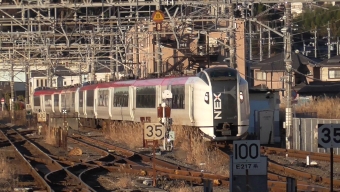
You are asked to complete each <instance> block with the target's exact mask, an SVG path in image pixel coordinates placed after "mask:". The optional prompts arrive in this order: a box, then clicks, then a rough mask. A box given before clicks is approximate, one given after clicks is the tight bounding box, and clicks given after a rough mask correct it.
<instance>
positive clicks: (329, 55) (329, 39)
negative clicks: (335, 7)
mask: <svg viewBox="0 0 340 192" xmlns="http://www.w3.org/2000/svg"><path fill="white" fill-rule="evenodd" d="M327 32H328V37H327V39H328V43H327V44H328V59H329V58H331V29H330V28H329V21H328V27H327Z"/></svg>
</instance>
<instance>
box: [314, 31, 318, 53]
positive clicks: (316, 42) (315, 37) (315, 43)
mask: <svg viewBox="0 0 340 192" xmlns="http://www.w3.org/2000/svg"><path fill="white" fill-rule="evenodd" d="M317 32H318V31H317V30H316V27H315V31H314V57H315V58H317V57H318V52H317V46H318V40H317V38H318V37H317V35H316V33H317Z"/></svg>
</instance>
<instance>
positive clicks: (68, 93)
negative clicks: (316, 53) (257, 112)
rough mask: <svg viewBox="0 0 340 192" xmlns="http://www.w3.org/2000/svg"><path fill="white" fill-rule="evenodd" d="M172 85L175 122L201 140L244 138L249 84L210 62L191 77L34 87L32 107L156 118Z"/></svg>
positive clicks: (113, 116)
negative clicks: (199, 133)
mask: <svg viewBox="0 0 340 192" xmlns="http://www.w3.org/2000/svg"><path fill="white" fill-rule="evenodd" d="M164 90H171V92H172V94H173V98H172V99H171V100H170V102H169V103H170V107H171V117H172V119H173V124H174V125H176V124H177V125H184V126H193V127H197V128H199V129H200V130H201V131H202V133H203V135H204V136H205V138H206V139H208V140H212V141H226V140H238V139H243V138H245V137H246V136H247V134H248V126H249V113H250V106H249V89H248V83H247V81H246V80H245V79H243V78H242V77H241V76H240V75H239V73H238V71H237V70H234V69H231V68H227V67H213V68H209V69H206V70H204V71H201V72H199V73H197V74H196V76H185V77H166V78H158V79H144V80H126V81H115V82H106V83H99V84H90V85H83V86H82V87H73V88H67V89H42V90H36V91H35V92H34V97H33V101H32V106H33V112H34V113H37V112H38V111H42V112H46V113H47V114H50V113H55V114H60V113H62V110H63V109H67V110H68V112H70V113H78V116H79V117H80V118H84V119H91V120H93V119H108V120H113V121H114V120H120V121H133V122H141V119H145V118H149V119H150V121H151V122H158V118H157V107H158V106H159V104H161V103H162V91H164Z"/></svg>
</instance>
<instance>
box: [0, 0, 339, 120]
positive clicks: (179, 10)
mask: <svg viewBox="0 0 340 192" xmlns="http://www.w3.org/2000/svg"><path fill="white" fill-rule="evenodd" d="M339 1H340V0H301V1H300V2H303V3H317V2H339ZM291 2H297V1H296V0H286V1H284V2H283V1H277V0H198V1H186V0H164V1H160V0H126V1H122V0H105V1H104V0H77V1H75V0H74V1H71V0H53V1H51V0H27V1H26V0H12V1H11V0H2V1H0V50H1V51H0V60H1V62H2V63H3V67H2V70H8V71H11V76H12V78H11V79H12V81H13V76H14V75H15V74H16V73H18V72H19V71H22V72H26V74H29V71H32V70H42V71H43V72H42V73H43V74H44V75H46V76H47V77H48V86H53V83H52V77H53V75H54V73H55V69H56V67H57V66H59V65H64V66H65V67H67V68H69V69H70V70H72V71H74V72H76V73H77V74H79V76H80V77H79V79H80V81H81V80H82V74H89V77H88V78H87V80H89V81H94V80H96V75H95V73H96V72H97V71H99V70H101V69H105V70H106V71H108V72H109V73H110V74H111V77H112V78H118V76H119V74H118V72H120V71H123V72H124V75H134V76H138V77H142V78H143V77H146V76H147V75H148V74H150V73H157V72H158V73H160V72H163V73H168V72H170V71H172V70H175V69H177V70H179V71H180V70H182V69H183V68H181V67H183V66H184V65H185V64H184V63H185V62H187V63H188V64H187V65H186V67H188V66H189V65H191V64H190V63H191V62H192V65H194V64H195V61H191V60H190V59H193V58H199V59H202V58H203V60H200V61H202V62H205V63H206V64H207V65H209V62H210V61H209V55H210V54H211V53H212V51H213V52H215V53H222V52H223V53H226V52H229V55H227V54H225V55H223V56H224V57H225V58H227V60H228V59H229V61H230V66H231V67H234V68H238V67H239V66H238V65H237V58H238V57H239V56H238V55H237V54H236V48H235V47H236V46H237V44H236V42H235V25H234V24H235V18H236V16H235V11H236V9H237V5H236V4H239V5H243V4H249V5H251V6H252V4H253V3H266V4H269V5H268V6H267V7H269V9H273V8H274V7H275V5H274V4H282V3H285V4H286V5H289V7H290V3H291ZM156 9H161V10H162V11H164V12H165V16H166V18H165V21H164V22H163V24H162V30H161V31H158V32H156V31H155V25H154V23H153V22H152V18H151V15H152V13H153V12H154V11H155V10H156ZM269 9H268V10H269ZM251 10H252V9H251ZM265 12H266V11H265ZM265 12H264V13H262V14H265ZM285 14H286V18H288V19H286V23H288V24H289V23H290V18H291V16H290V14H291V13H288V11H285ZM242 17H243V18H244V19H248V21H249V22H252V23H255V24H256V25H260V26H261V29H263V28H266V29H267V30H269V31H271V32H272V33H275V34H278V35H279V36H281V37H284V39H285V41H284V42H285V49H286V59H285V61H286V64H287V69H289V66H290V65H291V64H290V63H291V61H290V60H289V59H290V58H289V57H290V56H289V53H290V51H291V48H290V46H291V45H290V44H291V34H290V30H289V27H290V26H289V25H288V26H286V28H287V29H288V30H287V31H286V32H279V31H277V30H275V29H272V28H270V27H269V26H267V25H265V24H263V23H261V22H260V21H258V20H257V19H256V15H253V14H251V17H244V14H243V13H242ZM156 34H158V35H159V36H160V37H159V36H158V37H159V38H157V39H159V40H158V41H157V42H156ZM202 34H203V35H205V39H204V41H202V42H200V41H201V40H202V37H201V35H202ZM219 34H220V35H219ZM251 36H252V35H249V37H250V38H251ZM210 37H214V38H215V39H216V42H217V43H216V44H217V45H216V46H215V45H214V46H211V44H212V42H211V41H210ZM154 39H155V40H154ZM169 42H171V43H169ZM250 42H251V39H250ZM156 45H157V46H158V47H156ZM164 48H167V49H169V48H170V49H171V51H170V54H166V53H165V51H164ZM226 50H227V51H226ZM168 52H169V51H168ZM249 53H250V54H251V51H249ZM261 54H262V52H261ZM204 58H205V60H204ZM248 58H251V57H248ZM160 59H161V60H162V61H159V60H160ZM157 60H158V62H160V64H161V67H159V64H158V65H156V64H155V63H156V61H157ZM170 60H171V61H170ZM189 60H190V61H189ZM198 67H199V66H198ZM157 70H158V71H157ZM14 71H15V72H14ZM287 74H288V76H289V74H291V72H289V70H288V73H287ZM245 75H247V74H245ZM26 78H27V79H26V82H28V80H29V78H30V77H29V75H26ZM290 79H291V78H289V77H288V78H287V79H286V80H287V88H288V89H287V94H286V95H288V96H289V95H291V93H290V90H291V89H290V87H291V81H290ZM84 80H85V79H84ZM11 85H12V90H13V82H12V84H11ZM28 88H29V86H28V83H27V88H26V89H27V90H28ZM12 94H13V92H12ZM289 101H290V100H289V99H288V100H287V102H288V103H290V102H289ZM26 102H27V101H26ZM11 106H13V105H11ZM287 119H288V120H289V121H291V110H290V106H288V109H287ZM286 125H287V126H290V125H291V123H289V122H288V123H287V124H286Z"/></svg>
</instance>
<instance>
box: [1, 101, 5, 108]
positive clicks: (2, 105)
mask: <svg viewBox="0 0 340 192" xmlns="http://www.w3.org/2000/svg"><path fill="white" fill-rule="evenodd" d="M4 105H5V99H4V98H1V111H3V110H4Z"/></svg>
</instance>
